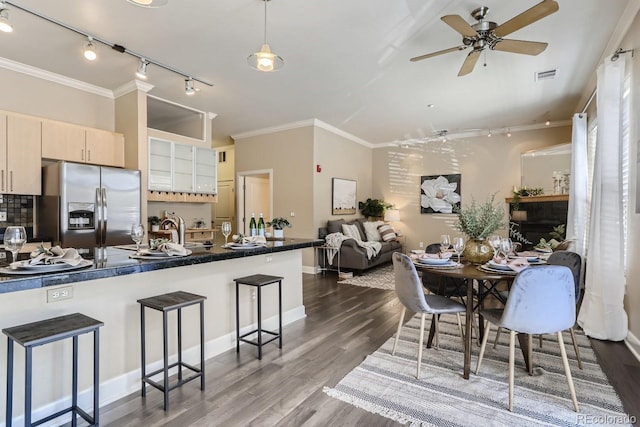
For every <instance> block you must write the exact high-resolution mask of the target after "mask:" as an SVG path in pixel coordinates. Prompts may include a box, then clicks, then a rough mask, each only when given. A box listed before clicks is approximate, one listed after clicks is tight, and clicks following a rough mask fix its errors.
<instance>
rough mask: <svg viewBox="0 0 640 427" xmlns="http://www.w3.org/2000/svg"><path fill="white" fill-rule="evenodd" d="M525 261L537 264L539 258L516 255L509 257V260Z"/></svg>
mask: <svg viewBox="0 0 640 427" xmlns="http://www.w3.org/2000/svg"><path fill="white" fill-rule="evenodd" d="M518 258H520V259H522V258H524V259H526V260H527V261H528V262H539V261H540V257H537V256H522V255H518V256H514V255H509V259H518Z"/></svg>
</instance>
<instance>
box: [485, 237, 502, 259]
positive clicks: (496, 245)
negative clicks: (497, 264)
mask: <svg viewBox="0 0 640 427" xmlns="http://www.w3.org/2000/svg"><path fill="white" fill-rule="evenodd" d="M500 239H501V237H500V236H498V235H497V234H493V235H491V236H489V238H487V243H489V244H490V245H491V248H492V249H493V255H494V256H495V257H497V256H498V252H499V251H500Z"/></svg>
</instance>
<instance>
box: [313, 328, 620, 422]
mask: <svg viewBox="0 0 640 427" xmlns="http://www.w3.org/2000/svg"><path fill="white" fill-rule="evenodd" d="M445 317H452V316H443V317H442V318H441V322H440V349H439V350H436V349H425V351H424V352H423V362H422V369H421V378H420V379H419V380H417V379H416V377H415V374H416V356H417V345H418V344H417V343H418V331H419V327H420V320H419V317H414V318H412V319H411V320H410V321H409V322H408V323H407V324H406V325H405V326H404V327H403V328H402V333H401V334H400V342H399V343H398V350H397V351H396V354H395V356H392V355H391V349H392V347H393V338H391V339H389V340H388V341H387V342H385V343H384V344H383V345H382V347H380V348H379V349H378V350H376V351H375V352H374V353H373V354H372V355H370V356H367V358H366V359H365V360H364V362H362V363H361V364H360V365H359V366H358V367H356V368H355V369H354V370H352V371H351V372H350V373H348V374H347V376H345V377H344V378H343V379H342V380H341V381H340V382H339V383H338V384H337V385H336V386H335V387H334V388H328V387H325V389H324V391H325V393H327V394H328V395H329V396H332V397H335V398H338V399H340V400H342V401H344V402H347V403H350V404H352V405H355V406H357V407H359V408H362V409H365V410H367V411H369V412H372V413H376V414H379V415H382V416H384V417H387V418H390V419H392V420H395V421H398V422H401V423H406V424H409V425H412V426H418V425H421V426H422V425H424V426H483V427H484V426H489V425H495V426H533V425H553V426H559V425H562V426H575V425H594V424H596V425H630V421H631V420H630V418H629V416H628V415H627V414H626V413H625V412H624V409H623V407H622V404H621V403H620V399H619V398H618V396H617V394H616V392H615V390H614V389H613V387H612V386H611V385H610V384H609V382H608V380H607V378H606V376H605V375H604V373H603V372H602V370H601V369H600V366H599V365H598V362H597V360H596V356H595V354H594V352H593V350H592V349H591V347H590V344H589V340H588V338H587V337H585V336H584V335H582V334H578V339H579V346H580V352H581V356H582V361H583V366H584V369H583V370H580V369H578V366H577V362H576V358H575V353H574V352H573V347H572V346H571V338H570V337H569V334H568V333H566V334H565V335H566V336H565V345H566V348H567V353H568V356H569V363H570V366H571V373H572V375H573V380H574V383H575V387H576V393H577V397H578V403H579V405H580V412H579V413H576V412H574V411H573V405H572V403H571V398H570V396H569V389H568V386H567V382H566V379H565V376H564V369H563V366H562V359H561V358H560V356H559V354H560V350H559V348H558V344H557V341H555V336H554V335H549V336H545V337H544V343H543V347H542V348H539V347H538V345H537V344H536V346H535V348H534V373H533V376H529V375H528V373H527V372H526V370H525V367H524V360H523V358H522V353H521V352H520V350H519V349H516V367H515V371H516V372H515V389H514V410H513V412H509V410H508V398H509V397H508V391H509V386H508V382H507V381H508V379H507V375H508V361H509V357H508V351H509V343H508V335H509V334H504V333H503V334H501V337H500V341H499V343H498V346H497V348H496V349H493V348H492V346H491V345H489V344H487V349H486V352H485V357H484V360H483V362H482V367H481V369H480V372H479V374H478V375H475V374H474V373H473V372H474V371H475V365H476V360H477V355H478V351H479V347H477V346H475V345H474V347H473V350H472V352H473V353H472V360H471V361H472V363H471V368H472V373H471V376H470V379H469V380H465V379H463V378H462V368H463V350H462V342H461V339H460V336H459V334H458V328H457V325H456V324H455V323H454V322H455V317H453V319H451V320H449V319H445ZM494 336H495V335H494V334H493V332H492V334H491V338H493V337H494Z"/></svg>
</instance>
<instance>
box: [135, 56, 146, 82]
mask: <svg viewBox="0 0 640 427" xmlns="http://www.w3.org/2000/svg"><path fill="white" fill-rule="evenodd" d="M148 65H149V63H148V62H147V60H146V59H144V58H140V63H139V64H138V69H137V70H136V76H138V78H141V79H145V80H146V79H147V66H148Z"/></svg>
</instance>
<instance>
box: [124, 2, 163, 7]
mask: <svg viewBox="0 0 640 427" xmlns="http://www.w3.org/2000/svg"><path fill="white" fill-rule="evenodd" d="M127 1H128V2H129V3H131V4H135V5H136V6H140V7H150V8H151V7H162V6H165V5H166V4H167V3H169V0H127Z"/></svg>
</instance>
